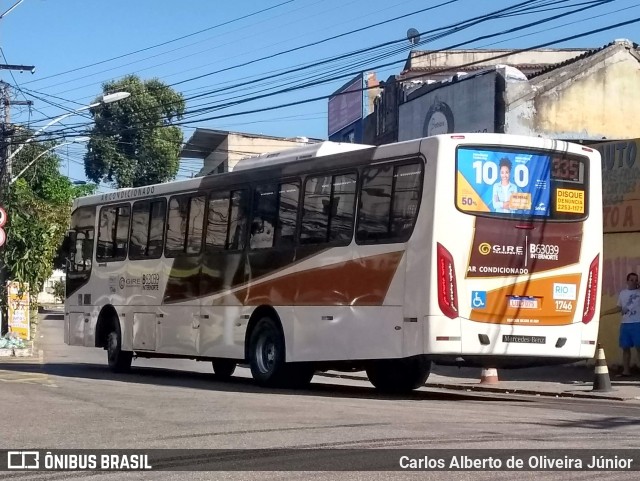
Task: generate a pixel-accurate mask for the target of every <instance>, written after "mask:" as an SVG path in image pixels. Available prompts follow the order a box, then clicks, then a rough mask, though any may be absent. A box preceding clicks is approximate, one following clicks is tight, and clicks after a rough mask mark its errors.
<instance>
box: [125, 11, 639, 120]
mask: <svg viewBox="0 0 640 481" xmlns="http://www.w3.org/2000/svg"><path fill="white" fill-rule="evenodd" d="M610 1H611V0H605V1H604V2H601V3H609V2H610ZM593 6H596V5H590V6H587V7H583V8H582V9H579V10H580V11H582V10H586V9H587V8H592V7H593ZM576 11H578V10H574V11H573V12H569V14H572V13H575V12H576ZM564 15H567V13H565V14H562V16H564ZM558 17H559V16H555V17H551V18H547V19H543V20H538V21H536V22H531V23H529V24H525V25H520V26H518V27H515V28H512V29H509V30H506V31H502V32H499V33H496V34H488V35H483V36H480V37H476V38H474V39H473V40H470V41H467V42H463V43H459V44H456V45H455V46H453V47H447V48H446V49H440V50H437V51H432V52H429V54H433V53H435V52H440V51H443V50H448V49H451V48H455V47H458V46H461V45H465V44H468V43H472V42H475V41H478V40H483V39H487V38H491V37H494V36H499V35H504V34H506V33H510V32H513V31H516V30H521V29H523V28H528V27H530V26H532V25H538V24H541V23H544V22H547V21H550V20H553V19H555V18H558ZM631 23H633V21H631ZM627 24H629V22H622V23H621V24H615V25H613V26H609V27H605V28H604V29H598V30H594V31H591V32H587V33H586V34H580V35H578V36H577V37H569V39H573V38H580V37H581V36H586V35H591V34H593V33H597V32H600V31H604V30H607V29H610V28H616V27H618V26H621V25H627ZM562 41H565V39H560V40H556V41H554V42H551V43H548V44H543V45H544V46H546V45H552V44H555V43H559V42H562ZM535 48H541V47H540V46H536V47H531V48H527V49H524V50H514V51H513V52H511V53H517V52H520V51H523V52H524V51H528V50H532V49H535ZM511 53H509V54H507V55H510V54H511ZM503 57H504V55H502V56H498V57H493V58H491V59H494V58H503ZM491 59H488V60H491ZM485 61H486V60H485ZM395 63H398V62H391V63H387V64H383V65H378V66H376V67H374V68H376V69H379V68H383V67H387V66H389V65H393V64H395ZM476 63H478V62H475V63H471V64H470V65H474V64H476ZM461 67H464V65H463V66H461ZM449 70H450V69H443V70H441V72H446V71H449ZM434 73H436V72H434ZM352 75H354V74H353V73H351V74H345V75H342V76H340V77H338V78H343V77H347V76H352ZM419 77H420V76H417V77H416V78H419ZM335 79H336V78H332V79H330V80H335ZM325 82H326V81H323V82H322V83H325ZM309 86H310V85H301V86H298V87H296V88H295V89H293V88H291V89H285V90H284V91H292V90H296V89H301V88H308V87H309ZM284 91H278V92H275V93H271V94H268V95H262V96H259V97H252V98H249V99H245V100H244V101H238V102H235V103H233V104H232V105H237V104H240V103H245V102H249V101H252V100H256V99H257V98H264V97H267V96H270V95H276V94H279V93H283V92H284ZM331 96H332V95H323V96H320V97H314V98H311V99H304V100H301V101H297V102H290V103H285V104H280V105H276V106H271V107H265V108H261V109H253V110H248V111H243V112H236V113H230V114H225V115H217V116H213V117H209V118H204V119H199V121H200V122H202V121H207V120H217V119H221V118H228V117H234V116H240V115H246V114H249V113H257V112H264V111H270V110H275V109H279V108H285V107H291V106H296V105H301V104H304V103H309V102H314V101H318V100H324V99H327V98H329V97H331ZM225 106H226V105H225ZM218 108H222V107H221V106H219V107H218ZM203 110H204V109H203ZM212 110H213V109H212ZM196 113H199V112H195V113H194V112H193V111H190V112H187V114H192V115H195V114H196ZM203 113H205V112H203ZM192 122H193V121H192V120H189V121H183V122H175V123H173V124H172V125H183V126H184V125H189V124H191V123H192ZM134 128H135V127H134ZM130 129H131V128H130ZM130 129H129V130H130Z"/></svg>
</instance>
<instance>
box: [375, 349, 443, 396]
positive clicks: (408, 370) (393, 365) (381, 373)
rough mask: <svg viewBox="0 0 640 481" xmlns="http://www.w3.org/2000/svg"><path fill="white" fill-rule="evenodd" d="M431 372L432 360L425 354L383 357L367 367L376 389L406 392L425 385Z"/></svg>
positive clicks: (389, 391)
mask: <svg viewBox="0 0 640 481" xmlns="http://www.w3.org/2000/svg"><path fill="white" fill-rule="evenodd" d="M430 372H431V362H430V361H429V360H427V359H426V358H424V357H423V356H416V357H411V358H407V359H381V360H378V361H373V362H372V363H371V364H370V365H369V367H367V376H368V377H369V381H370V382H371V384H373V385H374V386H375V388H376V389H378V390H379V391H383V392H388V393H405V392H409V391H412V390H414V389H417V388H419V387H420V386H423V385H424V383H425V382H426V380H427V378H428V377H429V373H430Z"/></svg>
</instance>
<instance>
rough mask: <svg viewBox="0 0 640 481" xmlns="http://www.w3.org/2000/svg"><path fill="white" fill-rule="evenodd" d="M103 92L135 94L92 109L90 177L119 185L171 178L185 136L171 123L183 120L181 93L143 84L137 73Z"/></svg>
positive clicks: (158, 84)
mask: <svg viewBox="0 0 640 481" xmlns="http://www.w3.org/2000/svg"><path fill="white" fill-rule="evenodd" d="M103 91H104V93H105V94H107V93H114V92H121V91H124V92H129V93H130V94H131V96H130V97H129V98H126V99H124V100H120V101H118V102H113V103H110V104H106V105H100V106H98V107H96V108H94V109H93V110H92V113H93V116H94V119H95V124H94V127H93V130H92V132H91V134H92V135H91V140H90V141H89V150H88V152H87V154H86V155H85V159H84V166H85V173H86V175H87V178H89V179H91V180H92V181H94V182H97V183H100V182H109V183H111V184H113V185H114V186H115V187H140V186H143V185H150V184H156V183H161V182H167V181H170V180H173V179H174V178H175V176H176V174H177V173H178V166H179V158H178V156H179V153H180V146H181V144H182V140H183V137H182V131H181V130H180V128H178V127H176V126H171V125H168V124H169V123H170V122H171V121H172V120H174V119H180V118H182V114H183V113H184V109H185V102H184V98H183V97H182V94H180V93H178V92H175V91H174V90H172V89H171V88H170V87H169V86H167V85H165V84H164V83H162V82H160V81H159V80H156V79H152V80H146V81H143V80H140V79H139V78H138V77H136V76H135V75H130V76H127V77H125V78H123V79H121V80H118V81H113V82H108V83H106V84H104V85H103Z"/></svg>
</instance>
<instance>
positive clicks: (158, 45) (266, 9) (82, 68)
mask: <svg viewBox="0 0 640 481" xmlns="http://www.w3.org/2000/svg"><path fill="white" fill-rule="evenodd" d="M295 1H296V0H286V1H284V2H281V3H278V4H277V5H273V6H271V7H268V8H263V9H262V10H258V11H255V12H252V13H249V14H247V15H243V16H241V17H237V18H234V19H231V20H228V21H226V22H222V23H219V24H217V25H213V26H211V27H207V28H204V29H202V30H198V31H197V32H192V33H189V34H187V35H182V36H181V37H177V38H174V39H171V40H167V41H166V42H161V43H158V44H155V45H151V46H149V47H145V48H141V49H138V50H135V51H133V52H129V53H125V54H122V55H118V56H116V57H111V58H108V59H106V60H100V61H99V62H94V63H92V64H89V65H85V66H83V67H76V68H73V69H71V70H66V71H64V72H59V73H56V74H53V75H48V76H46V77H42V78H39V79H37V80H31V81H30V82H25V84H30V83H33V82H40V81H42V80H46V79H50V78H54V77H59V76H60V75H65V74H68V73H72V72H77V71H79V70H84V69H87V68H90V67H95V66H96V65H101V64H104V63H107V62H111V61H113V60H118V59H121V58H125V57H129V56H131V55H135V54H137V53H141V52H146V51H148V50H152V49H154V48H158V47H162V46H164V45H168V44H170V43H174V42H178V41H180V40H184V39H185V38H189V37H193V36H195V35H199V34H201V33H204V32H208V31H210V30H213V29H215V28H219V27H223V26H225V25H229V24H231V23H235V22H238V21H240V20H244V19H246V18H249V17H253V16H255V15H258V14H260V13H264V12H268V11H269V10H273V9H275V8H278V7H281V6H283V5H286V4H288V3H292V2H295Z"/></svg>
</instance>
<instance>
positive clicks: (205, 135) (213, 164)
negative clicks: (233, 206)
mask: <svg viewBox="0 0 640 481" xmlns="http://www.w3.org/2000/svg"><path fill="white" fill-rule="evenodd" d="M316 142H319V140H318V139H308V138H307V137H295V138H285V137H273V136H269V135H262V134H251V133H246V132H230V131H227V130H213V129H196V130H195V132H194V133H193V135H192V136H191V138H189V140H188V141H187V142H186V143H185V145H184V147H183V148H182V150H181V152H180V158H184V159H199V160H202V168H201V169H200V171H199V172H198V173H197V175H198V176H202V175H207V174H214V173H218V174H219V173H223V172H229V171H231V170H233V167H234V166H235V165H236V164H237V163H238V162H239V161H240V160H242V159H245V158H247V157H253V156H255V155H259V154H264V153H268V152H275V151H279V150H283V149H287V148H293V147H301V146H303V145H308V144H313V143H316Z"/></svg>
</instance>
